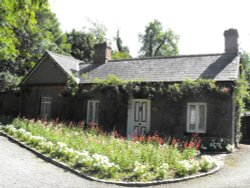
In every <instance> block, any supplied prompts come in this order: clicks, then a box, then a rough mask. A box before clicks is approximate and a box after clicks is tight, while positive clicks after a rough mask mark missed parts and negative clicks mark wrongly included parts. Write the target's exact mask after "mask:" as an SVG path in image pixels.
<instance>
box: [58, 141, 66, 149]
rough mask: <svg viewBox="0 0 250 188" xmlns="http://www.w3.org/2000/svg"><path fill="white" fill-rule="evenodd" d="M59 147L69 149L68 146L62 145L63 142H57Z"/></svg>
mask: <svg viewBox="0 0 250 188" xmlns="http://www.w3.org/2000/svg"><path fill="white" fill-rule="evenodd" d="M57 145H58V146H59V148H60V149H62V148H64V147H67V145H66V144H65V143H62V142H57Z"/></svg>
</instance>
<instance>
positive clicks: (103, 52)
mask: <svg viewBox="0 0 250 188" xmlns="http://www.w3.org/2000/svg"><path fill="white" fill-rule="evenodd" d="M94 50H95V54H94V63H98V64H99V63H106V62H107V61H108V60H111V58H112V57H111V47H109V46H108V45H107V42H104V43H99V44H95V46H94Z"/></svg>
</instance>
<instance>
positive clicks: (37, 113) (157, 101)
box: [20, 29, 240, 144]
mask: <svg viewBox="0 0 250 188" xmlns="http://www.w3.org/2000/svg"><path fill="white" fill-rule="evenodd" d="M224 37H225V53H222V54H202V55H180V56H174V57H155V58H138V59H128V60H111V48H110V47H109V46H108V45H107V44H106V43H103V44H98V45H96V46H95V56H94V61H93V62H83V61H80V60H77V59H74V58H73V57H69V56H64V55H59V54H56V53H52V52H48V51H47V52H46V53H45V54H44V56H43V57H42V58H41V59H40V61H39V62H38V63H37V65H36V66H35V67H34V69H33V70H32V71H31V72H30V73H29V74H28V75H27V77H26V78H25V79H24V81H23V82H22V94H21V102H20V103H21V104H20V112H21V114H22V115H24V116H27V117H40V118H57V117H59V118H60V119H70V120H75V121H86V122H97V123H99V124H100V125H101V126H103V127H104V128H105V129H106V130H112V129H117V130H119V131H120V132H121V133H122V134H124V135H127V136H128V135H133V134H134V132H135V131H136V132H137V133H138V134H144V133H150V132H154V131H158V132H159V133H162V134H165V135H172V136H177V137H182V136H185V135H189V134H192V133H200V134H201V136H203V137H209V138H223V139H227V140H228V142H230V143H232V144H233V143H234V142H235V139H236V135H235V130H236V128H235V127H236V126H235V104H234V101H233V94H232V92H231V91H230V89H231V88H232V86H233V85H234V83H235V81H236V80H237V79H238V78H239V72H240V71H239V66H240V57H239V56H238V42H237V40H238V32H237V30H234V29H229V30H227V31H225V32H224ZM110 75H114V76H115V77H116V78H119V79H120V80H123V81H134V82H135V83H138V84H134V85H133V84H131V87H133V88H132V89H131V88H130V89H131V90H133V93H132V94H130V95H126V96H125V97H124V96H123V95H122V94H121V91H120V90H119V88H118V90H119V91H118V93H119V92H120V94H117V95H116V96H114V95H109V94H108V93H107V92H105V91H103V90H99V91H98V90H95V91H92V92H90V90H89V89H88V88H91V86H92V85H93V84H94V83H95V82H96V79H99V80H100V79H102V80H105V79H108V78H109V77H110ZM69 77H72V78H74V81H75V82H76V83H77V84H78V86H79V88H80V90H79V91H78V94H77V95H76V96H71V95H69V94H67V89H65V88H67V87H66V86H67V82H68V79H69ZM187 79H188V80H198V79H207V80H213V81H214V82H216V85H219V86H222V87H221V88H220V89H221V90H220V91H221V93H222V94H223V92H224V94H225V96H222V94H221V93H220V92H218V95H215V94H211V93H209V89H208V91H206V89H204V88H203V89H204V90H202V87H200V89H201V93H203V94H201V95H199V94H197V93H195V94H192V88H191V89H190V88H189V91H191V93H185V92H184V94H183V96H182V97H179V98H178V97H174V94H173V92H176V91H177V90H178V88H177V89H176V90H174V89H173V88H174V86H176V87H177V85H174V83H176V84H178V83H179V84H181V83H183V81H185V80H187ZM147 84H148V85H150V86H157V87H158V90H157V91H160V89H163V90H164V89H165V90H166V87H169V86H171V88H172V89H173V92H172V93H171V92H169V91H171V88H170V89H169V90H168V92H166V91H165V90H164V91H162V92H158V93H157V92H155V93H154V95H153V96H152V95H149V94H148V93H147V92H146V93H145V91H144V90H143V89H142V88H144V89H145V88H146V86H147ZM159 85H161V86H162V88H160V89H159ZM125 88H126V87H125ZM127 88H128V87H127ZM108 89H109V88H107V90H106V91H108ZM110 89H114V88H110ZM123 89H124V88H123ZM153 89H155V88H153ZM194 89H195V88H194ZM149 90H150V89H148V90H147V91H149ZM83 91H84V92H83ZM88 91H89V92H88ZM152 92H154V91H150V92H149V93H150V94H152Z"/></svg>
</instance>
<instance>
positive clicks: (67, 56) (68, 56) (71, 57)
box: [46, 50, 84, 62]
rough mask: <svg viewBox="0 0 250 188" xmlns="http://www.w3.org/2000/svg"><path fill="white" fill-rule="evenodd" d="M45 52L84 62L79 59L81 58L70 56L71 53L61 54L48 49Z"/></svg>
mask: <svg viewBox="0 0 250 188" xmlns="http://www.w3.org/2000/svg"><path fill="white" fill-rule="evenodd" d="M46 52H47V53H48V54H53V55H56V56H59V57H63V58H66V59H70V60H74V61H78V62H84V61H81V60H79V59H76V58H74V57H73V56H71V55H63V54H59V53H55V52H51V51H49V50H46Z"/></svg>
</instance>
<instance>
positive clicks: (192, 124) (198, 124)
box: [187, 103, 207, 133]
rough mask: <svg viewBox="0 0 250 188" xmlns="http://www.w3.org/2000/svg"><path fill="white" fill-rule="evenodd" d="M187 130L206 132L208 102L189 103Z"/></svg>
mask: <svg viewBox="0 0 250 188" xmlns="http://www.w3.org/2000/svg"><path fill="white" fill-rule="evenodd" d="M187 108H188V109H187V132H191V133H205V132H206V119H207V104H206V103H188V106H187Z"/></svg>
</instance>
